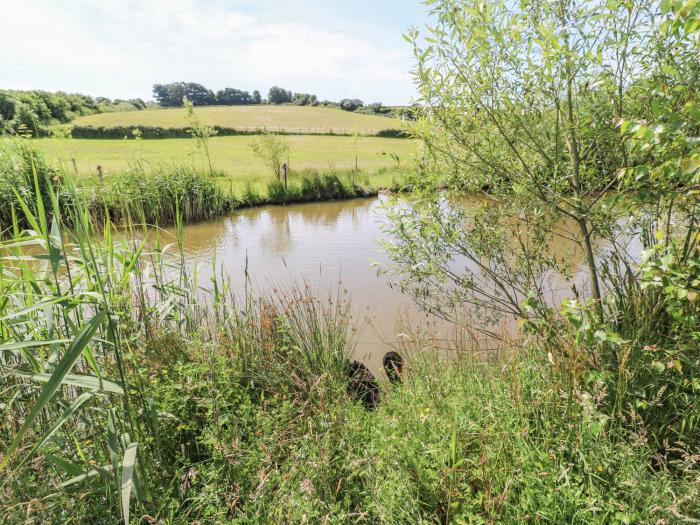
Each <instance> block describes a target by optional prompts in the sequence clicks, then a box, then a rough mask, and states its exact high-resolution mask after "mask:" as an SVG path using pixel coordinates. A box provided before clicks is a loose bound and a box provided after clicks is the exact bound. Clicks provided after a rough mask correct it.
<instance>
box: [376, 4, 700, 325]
mask: <svg viewBox="0 0 700 525" xmlns="http://www.w3.org/2000/svg"><path fill="white" fill-rule="evenodd" d="M670 3H671V2H666V3H665V4H670ZM677 3H678V2H677ZM427 5H428V6H429V8H430V10H431V15H432V17H433V20H434V24H433V25H432V26H429V27H428V34H427V35H422V34H420V33H419V31H418V30H412V31H410V33H409V34H408V35H406V39H407V40H408V41H409V42H411V43H412V44H413V47H414V52H415V57H416V61H417V66H416V68H415V71H414V75H415V80H416V84H417V86H418V90H419V95H420V99H419V102H420V104H421V106H422V107H423V110H422V114H421V116H420V118H419V119H418V120H417V121H416V122H415V124H414V125H412V127H411V131H412V133H413V134H414V136H415V137H416V138H418V139H419V141H420V143H421V144H422V146H423V148H422V151H423V153H422V155H421V158H420V160H419V162H418V170H417V174H416V177H415V178H416V180H415V183H416V185H417V187H418V188H419V189H420V190H422V191H421V193H420V196H421V198H420V200H421V202H420V203H419V204H418V205H417V206H413V207H410V208H409V207H400V208H395V209H394V210H393V213H392V215H391V217H390V222H389V230H390V233H392V240H391V242H389V243H388V244H387V247H388V251H389V255H390V257H391V259H392V261H393V263H392V264H391V265H390V269H391V270H393V271H395V272H398V274H399V275H400V280H399V284H400V286H401V287H402V289H403V290H404V291H407V292H409V293H411V294H412V295H413V296H414V297H415V298H416V299H417V300H418V301H419V303H421V304H422V305H423V306H424V307H425V308H426V309H428V310H430V311H433V312H435V313H437V314H439V315H442V316H443V317H446V318H448V319H451V320H453V321H459V320H460V319H461V318H460V315H459V313H457V312H456V310H455V308H458V307H462V306H465V305H469V306H471V307H473V308H476V310H477V311H480V312H482V313H484V314H485V315H486V316H487V318H488V319H490V320H493V321H497V320H499V319H501V318H502V317H503V316H504V315H507V316H515V317H516V318H528V319H531V320H533V321H535V320H537V319H541V318H542V317H544V316H548V315H551V310H550V308H549V307H548V306H547V304H548V303H550V304H551V300H552V299H551V290H549V289H548V285H547V284H546V283H547V281H548V278H549V277H550V276H552V275H554V274H558V275H563V276H565V278H566V279H568V280H569V284H568V285H567V286H570V290H571V293H572V294H573V295H575V296H576V297H577V298H578V299H581V300H582V302H584V299H585V300H587V301H588V304H589V306H590V310H591V312H592V314H593V315H594V316H595V317H597V318H598V319H601V320H602V319H603V318H604V317H605V309H604V304H603V302H604V301H603V299H604V287H605V282H604V281H605V278H604V275H605V273H606V272H607V270H608V269H609V265H610V264H613V262H615V264H617V263H619V262H620V261H623V263H622V264H624V261H625V260H627V259H628V256H629V254H625V253H620V250H624V247H622V246H623V243H621V242H620V239H621V238H622V237H625V238H627V235H629V234H630V231H632V230H631V229H630V224H629V223H624V221H620V220H619V218H618V217H617V216H616V210H615V209H614V208H615V206H619V205H620V204H619V203H620V200H614V199H611V198H610V196H611V190H620V189H624V188H623V187H622V184H623V182H622V179H621V177H620V174H621V172H622V171H624V169H625V167H626V166H628V165H629V164H630V162H631V159H630V154H631V153H630V151H628V150H629V145H628V141H627V140H625V138H624V136H623V135H622V134H621V133H620V129H619V125H620V123H621V122H627V121H629V120H634V119H643V118H647V117H649V113H650V105H649V104H648V102H649V101H650V100H653V99H654V98H655V96H656V95H655V94H657V93H659V92H660V90H663V85H664V81H663V79H659V77H658V76H656V77H655V76H654V75H657V74H671V75H672V76H673V78H674V79H675V81H677V82H678V83H680V84H685V85H686V87H687V84H689V83H692V82H696V81H697V67H695V72H694V74H695V77H693V76H692V75H691V76H690V77H687V76H686V75H688V74H689V73H690V71H689V70H688V68H691V69H692V66H691V65H689V63H692V62H695V64H697V61H696V60H695V61H694V60H692V59H691V60H690V61H689V62H688V61H686V62H685V66H683V67H679V68H676V69H675V70H673V72H672V73H669V72H668V70H669V67H668V64H669V57H670V55H672V54H673V53H672V47H671V43H670V40H672V39H671V38H670V37H669V35H666V34H664V32H663V31H662V30H663V29H664V27H663V25H662V24H663V23H664V21H665V20H666V19H667V18H668V15H667V14H665V13H666V11H668V10H669V6H668V5H660V4H658V3H656V2H652V1H648V0H639V1H637V0H635V1H630V0H627V1H623V0H589V1H574V0H549V1H541V0H522V1H520V2H508V1H483V0H482V1H458V0H428V2H427ZM691 47H692V46H691ZM687 56H691V57H692V54H691V55H687V54H686V57H687ZM684 67H685V69H684ZM670 69H673V68H670ZM664 71H665V72H666V73H663V72H664ZM693 78H695V80H693ZM683 92H684V93H686V92H687V90H685V91H683ZM678 96H680V95H678V94H677V93H671V94H669V97H670V98H671V99H673V98H674V97H676V98H677V97H678ZM645 101H646V102H645ZM444 188H448V191H447V193H445V191H438V189H440V190H444ZM482 191H483V192H484V195H485V196H486V199H487V200H488V201H489V202H488V203H487V204H485V205H484V204H483V203H482V204H479V205H476V204H474V203H471V204H470V206H466V207H465V206H463V205H462V204H459V203H456V202H457V200H456V199H455V198H454V197H455V195H463V194H464V193H465V192H482ZM451 197H452V198H451ZM622 223H624V224H622ZM622 228H626V229H627V231H626V232H624V233H623V232H622V231H621V229H622ZM562 240H565V243H566V245H567V246H569V249H568V251H566V252H562V251H561V249H560V248H557V247H560V246H561V241H562ZM621 247H622V248H621ZM604 248H605V249H604ZM606 250H607V251H606ZM579 259H580V260H579ZM581 270H585V273H586V278H585V279H579V281H578V282H577V281H576V280H572V279H574V278H575V277H576V276H577V275H578V274H579V273H580V272H581ZM582 281H585V284H583V286H582Z"/></svg>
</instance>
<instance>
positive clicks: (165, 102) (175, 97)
mask: <svg viewBox="0 0 700 525" xmlns="http://www.w3.org/2000/svg"><path fill="white" fill-rule="evenodd" d="M153 96H154V98H155V99H156V101H157V102H158V104H160V105H161V106H165V107H181V106H182V99H183V98H185V97H186V98H187V99H188V100H190V101H191V102H192V103H193V104H194V105H195V106H216V105H219V106H237V105H245V104H291V105H295V106H324V107H334V108H339V109H342V110H345V111H354V112H357V113H363V114H366V115H383V116H387V117H393V116H400V117H403V118H410V119H412V118H413V113H414V112H413V111H412V110H411V108H395V107H389V106H385V105H383V104H382V103H381V102H375V103H373V104H367V105H365V103H364V102H363V101H362V100H360V99H357V98H344V99H342V100H341V101H340V102H331V101H330V100H324V101H319V99H318V97H317V96H316V95H313V94H311V93H294V92H292V91H290V90H288V89H285V88H283V87H280V86H272V87H271V88H270V90H269V91H268V93H267V98H266V99H263V98H262V97H261V96H260V91H258V90H255V91H253V93H252V94H250V93H248V91H243V90H240V89H233V88H225V89H221V90H219V91H216V92H214V91H212V90H211V89H207V88H206V87H204V86H203V85H201V84H197V83H196V82H172V83H170V84H155V85H154V86H153Z"/></svg>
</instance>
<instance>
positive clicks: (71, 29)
mask: <svg viewBox="0 0 700 525" xmlns="http://www.w3.org/2000/svg"><path fill="white" fill-rule="evenodd" d="M231 4H232V2H226V1H224V0H210V1H208V2H204V3H203V2H201V1H200V2H196V1H194V0H142V1H138V0H101V1H92V0H73V1H70V2H68V1H53V2H52V1H50V0H35V1H33V2H30V1H26V0H10V5H9V6H5V7H4V12H5V13H10V16H11V18H12V19H13V20H14V21H15V22H14V23H12V24H6V25H5V27H4V28H3V31H2V32H0V58H2V63H3V64H4V65H5V64H7V66H6V67H4V69H5V71H4V72H3V78H2V80H0V82H3V85H5V86H7V83H9V84H11V85H10V86H7V87H19V88H33V87H36V88H44V89H70V90H76V91H84V92H90V93H92V94H96V95H98V94H99V95H106V96H112V97H116V96H120V97H129V96H144V97H148V96H149V95H150V87H151V85H152V84H153V83H155V82H169V81H174V80H186V81H197V82H201V83H202V84H205V85H207V86H208V87H211V88H213V89H218V88H222V87H225V86H232V87H240V88H243V89H260V90H265V89H267V88H268V87H269V86H270V85H272V84H279V85H282V86H285V87H287V88H289V89H293V90H299V91H301V90H303V91H307V92H313V93H317V94H318V95H319V96H320V97H322V98H340V97H344V96H353V97H360V98H366V99H368V101H372V100H382V101H384V102H387V103H403V102H407V101H408V99H409V98H410V96H411V95H412V93H413V88H412V86H411V83H410V79H409V76H408V74H407V73H406V70H408V69H409V68H410V63H411V62H410V50H408V49H407V48H406V46H405V44H404V43H403V42H402V41H401V39H400V35H399V34H398V33H397V34H396V35H395V36H394V38H388V37H387V36H386V35H384V34H370V35H367V34H365V36H364V37H362V36H359V35H357V34H355V32H353V31H352V29H349V28H348V27H333V24H332V23H329V24H327V25H320V26H319V24H317V23H312V22H310V21H305V20H293V21H288V20H275V18H274V17H273V16H265V18H261V13H257V12H256V13H248V12H243V11H242V10H240V9H239V10H237V9H234V8H231ZM5 54H6V55H7V56H3V55H5ZM28 65H29V68H30V69H31V71H32V73H31V74H27V69H28V68H27V66H28Z"/></svg>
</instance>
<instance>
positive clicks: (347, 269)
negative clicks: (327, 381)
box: [184, 197, 447, 365]
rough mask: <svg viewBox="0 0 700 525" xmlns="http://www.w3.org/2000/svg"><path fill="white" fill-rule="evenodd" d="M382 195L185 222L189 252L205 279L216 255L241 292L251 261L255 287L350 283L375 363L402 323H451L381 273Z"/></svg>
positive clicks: (363, 352) (361, 348)
mask: <svg viewBox="0 0 700 525" xmlns="http://www.w3.org/2000/svg"><path fill="white" fill-rule="evenodd" d="M384 199H385V198H384V197H380V198H378V199H353V200H346V201H330V202H318V203H309V204H298V205H288V206H265V207H260V208H250V209H244V210H239V211H236V212H234V213H233V214H231V215H229V216H226V217H223V218H220V219H216V220H213V221H209V222H205V223H199V224H191V225H187V226H185V246H184V248H185V254H186V257H187V258H188V260H189V262H191V263H194V262H196V263H197V265H198V273H199V275H200V277H199V279H198V280H199V282H200V283H201V282H205V281H204V280H205V279H206V278H207V276H209V275H211V272H212V262H214V261H215V264H216V267H217V269H218V270H217V273H218V272H220V271H221V269H223V270H224V272H225V273H227V274H228V275H229V276H230V277H231V278H232V281H233V283H234V285H236V286H238V290H239V291H240V292H241V294H242V293H243V292H244V290H245V287H246V278H245V272H246V269H247V272H248V276H249V283H250V284H249V289H250V291H251V292H253V293H254V294H255V293H264V292H266V291H269V290H271V289H272V288H284V287H285V286H290V285H291V284H293V283H297V284H299V283H304V282H306V283H309V284H310V285H311V287H312V289H313V290H314V292H316V293H319V294H324V293H326V292H333V291H334V290H338V289H339V288H340V289H347V290H348V293H349V295H350V299H351V303H352V306H353V311H354V313H355V315H356V316H357V318H358V319H359V321H360V332H359V339H358V345H357V350H356V358H359V359H362V360H363V361H366V362H368V363H371V364H372V365H376V364H378V363H379V359H380V358H381V356H382V355H383V354H384V353H385V352H386V351H388V350H389V349H390V347H393V346H395V345H396V344H397V343H398V342H399V340H400V339H401V338H402V337H404V335H403V334H402V332H403V331H404V327H405V323H409V324H410V326H411V329H412V330H416V329H422V330H424V331H429V332H430V333H438V332H439V331H440V329H439V327H438V326H439V325H441V326H442V329H443V331H444V330H446V329H447V327H446V325H444V323H442V324H441V323H439V322H438V321H437V320H436V319H435V318H433V317H431V316H428V315H426V314H425V313H423V312H421V311H420V310H419V309H418V308H417V307H416V306H415V305H414V304H413V302H412V301H411V299H410V298H409V297H407V296H405V295H403V294H402V293H401V292H399V291H398V290H396V289H395V288H392V287H391V286H390V285H389V283H388V280H387V278H386V277H380V276H378V275H377V270H376V266H375V264H377V263H381V262H386V261H387V258H386V256H385V255H384V253H383V251H382V248H381V246H380V245H379V244H378V240H379V239H381V238H382V237H384V234H383V233H382V231H381V228H380V219H381V214H382V212H381V203H382V202H383V200H384Z"/></svg>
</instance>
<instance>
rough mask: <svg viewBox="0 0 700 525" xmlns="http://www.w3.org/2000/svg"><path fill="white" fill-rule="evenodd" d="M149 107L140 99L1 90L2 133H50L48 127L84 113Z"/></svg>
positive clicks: (0, 132) (68, 120) (0, 117)
mask: <svg viewBox="0 0 700 525" xmlns="http://www.w3.org/2000/svg"><path fill="white" fill-rule="evenodd" d="M145 107H146V103H145V102H144V101H143V100H141V99H140V98H137V99H129V100H121V99H114V100H112V99H109V98H105V97H96V98H93V97H90V96H88V95H81V94H78V93H63V92H61V91H59V92H56V93H50V92H48V91H39V90H32V91H16V90H0V135H1V134H17V133H22V134H25V133H26V134H28V135H32V136H39V135H45V134H48V127H49V126H52V125H55V124H64V123H66V122H70V121H71V120H73V119H74V118H76V117H79V116H82V115H92V114H94V113H107V112H112V111H135V110H141V109H144V108H145Z"/></svg>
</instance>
